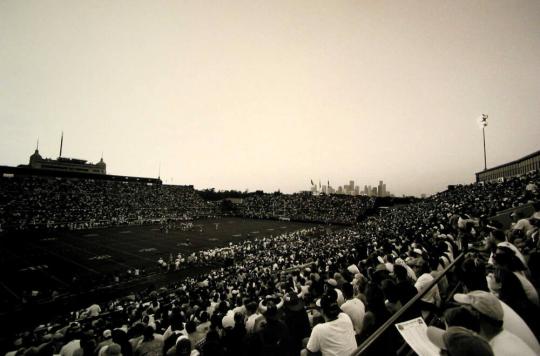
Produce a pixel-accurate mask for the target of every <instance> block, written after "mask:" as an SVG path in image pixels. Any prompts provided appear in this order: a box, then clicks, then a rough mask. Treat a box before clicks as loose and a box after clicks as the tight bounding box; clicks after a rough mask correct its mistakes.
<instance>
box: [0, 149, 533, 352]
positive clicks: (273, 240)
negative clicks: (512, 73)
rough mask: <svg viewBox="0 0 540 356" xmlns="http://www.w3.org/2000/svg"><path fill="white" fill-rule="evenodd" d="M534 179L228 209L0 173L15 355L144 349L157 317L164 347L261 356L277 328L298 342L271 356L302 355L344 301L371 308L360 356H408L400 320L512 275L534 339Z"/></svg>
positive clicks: (520, 311) (149, 191)
mask: <svg viewBox="0 0 540 356" xmlns="http://www.w3.org/2000/svg"><path fill="white" fill-rule="evenodd" d="M531 162H532V164H530V163H531ZM80 164H84V163H80ZM539 165H540V153H539V152H536V153H535V154H532V155H529V156H527V157H526V160H525V161H524V160H523V159H520V160H516V161H513V162H509V163H508V164H506V165H504V166H505V167H506V168H508V169H505V172H508V173H507V174H506V175H504V176H497V178H496V179H495V180H484V181H478V182H477V183H474V184H470V185H461V186H452V187H449V189H448V190H446V191H443V192H440V193H438V194H435V195H433V196H431V197H429V198H427V199H423V200H419V201H418V200H417V201H403V199H397V198H396V199H392V200H389V199H386V200H384V199H383V200H384V203H383V204H381V202H380V201H378V200H380V199H382V198H372V197H365V196H337V195H312V194H308V193H303V194H293V195H287V194H265V193H252V194H249V193H246V194H245V196H244V197H243V198H241V199H238V198H236V199H235V203H234V204H231V203H230V201H229V204H226V203H225V202H228V201H227V200H224V199H220V200H213V201H212V200H204V199H203V198H202V197H201V194H202V192H197V191H196V190H195V189H194V188H193V187H192V186H174V185H164V184H162V182H161V181H160V180H152V179H145V178H138V177H117V176H110V177H109V176H107V175H106V174H103V175H101V176H100V177H99V178H98V177H97V176H95V175H92V174H87V173H84V174H80V173H70V172H64V171H59V170H51V169H44V168H28V167H18V168H17V167H1V172H2V176H1V177H0V182H1V187H2V189H1V192H0V194H1V199H0V202H1V204H2V205H1V207H2V209H1V212H2V215H1V216H0V222H1V227H2V233H1V241H2V242H1V243H2V249H1V251H2V259H1V263H2V266H1V267H2V268H1V270H2V283H1V286H2V294H1V296H2V304H1V307H2V308H1V309H2V315H3V318H4V319H5V320H9V322H8V324H9V327H7V328H5V329H4V330H3V331H2V334H3V335H5V336H6V337H5V338H4V340H3V341H4V345H5V347H7V348H9V344H10V343H13V342H15V343H16V344H17V345H18V346H19V347H24V348H28V347H30V348H35V349H36V351H35V352H38V353H39V352H45V351H44V349H45V348H46V347H45V346H44V345H49V346H51V342H52V341H50V340H49V338H51V337H52V338H53V339H54V340H56V338H58V342H61V343H65V344H66V345H67V344H69V343H66V342H65V341H66V340H69V338H70V337H71V336H70V335H78V334H79V333H80V332H86V333H88V332H89V331H90V330H91V331H92V332H93V333H97V334H95V336H94V338H95V339H97V340H101V341H100V342H105V344H106V343H107V342H112V341H113V340H114V341H115V342H116V340H115V339H116V338H117V337H118V336H115V337H113V339H111V338H108V337H105V335H107V332H106V330H112V329H114V328H115V327H126V326H127V328H128V329H127V331H126V336H127V337H129V339H131V341H133V340H134V339H135V340H137V338H141V337H142V338H144V337H143V333H144V330H143V329H144V328H142V329H137V327H136V325H141V322H140V321H137V320H142V321H143V323H144V320H146V321H148V320H149V319H148V316H149V315H152V325H153V326H152V327H154V328H155V331H156V332H157V333H159V332H160V331H165V330H172V331H175V330H174V329H172V328H174V327H176V328H179V329H176V331H177V332H178V334H179V335H180V334H183V330H187V329H186V328H187V326H186V328H184V327H181V326H178V325H179V324H177V320H181V321H183V322H184V323H185V322H191V323H190V325H194V326H195V328H194V330H191V329H190V331H186V333H187V335H188V337H190V338H191V340H192V341H193V346H194V349H195V348H196V349H198V350H201V352H202V353H203V354H212V352H213V351H208V350H212V348H215V347H217V346H218V344H212V343H216V342H217V341H216V340H213V341H209V340H208V339H209V338H210V333H212V332H218V331H219V332H220V333H222V340H221V343H220V344H219V345H221V347H223V349H224V350H228V351H227V352H231V351H232V350H234V352H233V354H236V353H237V352H239V353H242V352H247V353H248V354H259V353H260V352H261V350H262V349H261V348H262V347H271V346H272V344H270V345H266V346H264V345H260V344H258V343H256V342H254V341H253V340H252V339H250V338H249V334H250V333H252V334H253V333H254V330H255V329H254V325H253V324H252V325H251V326H248V325H249V323H250V322H251V323H253V322H255V321H256V320H259V319H265V318H266V319H265V322H266V323H268V324H272V323H280V324H279V325H281V324H282V323H284V325H285V326H288V327H289V330H290V331H291V334H290V335H289V336H290V337H287V340H286V341H287V345H286V346H284V345H281V346H279V347H278V346H276V345H273V346H272V347H277V348H278V349H279V348H281V347H284V348H286V349H287V350H288V352H291V354H295V353H300V351H301V350H302V348H303V347H304V346H305V345H302V341H303V340H304V339H305V338H309V336H310V333H311V330H312V328H313V327H314V326H315V325H317V323H320V322H321V318H322V315H325V313H330V312H331V311H330V310H326V309H325V307H323V309H322V310H319V309H318V308H319V306H320V305H321V304H320V303H322V302H319V304H317V301H319V300H321V298H323V299H324V298H325V297H326V298H327V295H329V294H330V291H337V290H339V291H340V292H338V294H336V296H337V298H338V299H337V300H336V303H337V304H335V306H336V307H337V306H340V307H343V306H344V305H346V304H345V303H347V302H346V300H356V301H357V302H359V303H361V304H362V303H363V304H362V308H361V309H364V310H363V312H364V313H365V314H364V313H363V315H362V318H361V319H362V320H361V321H362V324H363V325H362V327H361V328H360V327H358V329H355V330H354V331H356V330H361V331H360V332H359V333H357V334H356V338H357V341H358V343H356V341H355V345H356V344H358V345H367V346H360V348H361V351H355V352H360V353H370V352H373V350H377V352H381V350H383V351H384V352H385V354H391V353H398V354H399V353H400V352H401V353H406V352H407V347H406V345H407V344H406V343H404V342H403V341H402V340H401V337H400V336H399V335H397V333H396V330H395V329H393V328H391V327H388V326H387V325H386V324H387V323H388V322H389V321H390V322H391V323H398V322H401V321H404V320H408V319H410V318H411V317H413V316H421V317H423V318H424V320H426V322H429V323H432V324H433V325H438V324H437V322H438V323H440V320H441V319H440V318H442V317H443V315H446V314H447V313H448V312H445V313H443V314H441V313H442V312H443V311H444V310H445V309H446V308H448V305H451V300H452V297H453V296H454V295H456V294H457V293H461V292H467V291H475V290H492V288H493V287H492V286H490V285H488V284H487V282H486V279H485V275H486V274H488V273H489V274H488V276H489V275H492V274H493V272H492V271H494V273H495V275H496V276H497V275H498V274H500V275H501V276H503V275H504V272H503V271H507V270H510V271H512V272H514V273H522V272H523V273H527V274H526V275H527V276H528V277H521V278H522V279H523V280H525V281H526V284H523V282H521V283H522V284H520V281H521V280H522V279H517V278H518V277H515V275H514V274H511V275H509V276H514V278H515V279H516V280H517V286H516V285H513V288H519V289H521V292H520V293H521V294H522V296H523V298H524V299H523V300H519V299H515V298H516V296H517V295H518V293H517V292H512V291H508V290H506V291H505V289H506V288H508V287H507V286H505V285H504V283H505V282H506V283H508V284H509V285H511V284H510V283H512V282H510V281H511V280H512V279H511V278H510V279H508V281H507V279H501V280H500V281H499V283H502V286H499V288H500V289H497V291H498V295H499V298H500V299H501V301H503V302H504V303H506V304H507V305H508V306H510V307H512V308H513V309H514V310H515V312H516V313H517V315H518V316H516V318H520V320H521V321H522V323H524V325H526V326H528V328H529V331H530V332H532V333H531V334H530V335H538V328H537V327H538V324H537V323H536V321H535V319H534V318H531V316H532V315H534V314H531V311H532V310H535V309H536V308H538V293H537V292H536V287H534V286H536V285H538V278H539V274H538V272H539V271H538V259H537V258H538V252H537V249H538V233H539V230H538V223H539V219H538V215H539V209H540V206H539V198H540V195H539V193H540V192H539V191H538V185H539V184H540V174H539V170H540V167H539ZM531 168H532V169H531ZM492 170H493V171H495V172H497V171H498V170H500V168H499V167H495V168H493V169H492ZM394 204H396V206H394ZM276 206H279V207H282V208H279V209H276ZM382 206H384V209H382ZM376 207H378V209H376ZM496 233H497V234H496ZM499 234H500V235H499ZM495 236H496V237H495ZM492 238H493V239H495V238H498V239H502V240H503V241H504V242H499V243H498V244H496V245H495V246H496V249H495V254H494V255H493V256H492V257H491V259H494V260H495V262H491V264H489V263H490V262H489V261H488V260H489V259H488V257H489V253H490V252H491V251H492V249H486V248H485V247H484V241H491V239H492ZM495 241H498V240H495ZM497 246H498V247H497ZM518 257H519V258H518ZM520 259H523V260H522V261H520ZM479 261H483V262H479ZM397 269H400V270H401V272H400V273H398V272H397ZM495 278H496V277H495ZM501 278H503V277H501ZM504 278H509V277H508V276H507V277H504ZM525 288H527V289H525ZM411 290H412V292H411ZM334 293H335V292H334ZM293 295H294V297H293ZM299 297H300V298H301V299H298V298H299ZM340 298H341V299H342V300H340ZM292 301H295V302H294V303H293V302H292ZM253 303H256V304H254V305H255V309H254V310H253ZM274 303H275V304H274ZM381 303H382V304H381ZM269 305H273V307H274V308H276V313H277V314H276V315H274V316H272V317H270V316H269V315H268V314H269V313H270V312H269V311H268V310H269V309H268V308H269ZM332 305H333V304H332ZM257 306H258V308H257ZM298 306H301V308H300V309H299V308H298ZM257 309H258V310H257ZM343 310H344V311H346V310H348V309H347V308H344V309H343ZM464 310H465V309H464ZM349 312H350V311H349ZM321 313H323V314H321ZM350 313H352V314H351V315H352V317H356V319H353V320H355V321H358V316H357V314H355V312H350ZM347 314H348V313H347ZM278 315H279V316H278ZM368 315H369V316H370V317H368ZM244 316H245V317H246V321H245V322H244V320H243V319H241V318H240V317H244ZM254 316H256V317H257V318H256V319H254ZM352 317H351V318H352ZM175 318H178V319H175ZM276 318H277V319H276ZM29 320H31V321H32V323H34V324H35V325H29V323H28V321H29ZM323 320H324V319H323ZM368 320H370V321H369V323H368ZM260 321H261V320H259V322H260ZM447 322H448V321H447ZM3 325H4V326H5V325H6V324H5V323H4V324H3ZM175 325H176V326H175ZM180 325H181V324H180ZM29 326H30V327H31V328H30V329H25V328H28V327H29ZM355 327H357V325H355ZM190 328H191V327H190ZM239 328H241V329H242V330H243V331H242V332H241V333H240V336H238V335H236V333H237V332H238V331H239V330H238V329H239ZM61 330H63V331H65V334H62V335H61V333H62V331H61ZM136 330H138V331H136ZM202 330H205V331H206V334H205V333H204V332H202ZM246 330H248V331H247V332H246ZM265 330H267V329H264V328H262V329H261V331H259V332H262V333H264V332H266V331H265ZM137 332H141V335H139V336H138V335H137ZM268 332H269V331H268ZM274 332H275V331H274ZM351 332H352V331H351ZM246 333H247V334H246ZM533 333H534V334H533ZM84 335H87V334H84ZM101 335H104V336H101ZM226 335H229V336H230V337H231V338H232V337H233V336H234V335H236V336H235V337H237V338H238V339H234V338H233V339H227V337H226ZM530 335H529V337H528V338H529V340H528V341H529V345H530V346H531V347H535V348H536V350H537V349H538V343H537V342H536V344H535V343H534V342H533V341H534V340H536V339H535V338H534V336H530ZM60 336H62V337H60ZM170 337H172V336H170ZM46 340H49V341H48V342H45V343H42V344H40V345H38V344H37V343H39V342H41V341H46ZM80 340H82V339H80ZM107 340H109V341H107ZM125 340H126V341H127V339H125ZM165 340H166V339H165ZM227 340H228V341H227ZM284 340H285V339H284ZM227 342H229V343H228V344H227ZM92 345H94V344H92ZM126 345H127V344H126ZM49 346H47V347H49ZM121 346H122V347H127V346H125V345H121ZM81 347H82V346H81ZM94 347H97V346H96V345H94ZM308 347H309V344H308ZM38 349H39V351H37V350H38ZM276 350H277V349H274V351H272V352H276ZM370 350H371V351H370ZM409 350H410V349H409Z"/></svg>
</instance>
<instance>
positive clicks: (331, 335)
mask: <svg viewBox="0 0 540 356" xmlns="http://www.w3.org/2000/svg"><path fill="white" fill-rule="evenodd" d="M356 346H357V345H356V339H355V337H354V328H353V323H352V321H351V318H349V316H348V315H347V314H345V313H339V315H338V318H337V319H336V320H333V321H328V322H326V323H322V324H317V325H315V327H314V328H313V330H312V331H311V336H310V337H309V341H308V344H307V349H308V350H309V351H311V352H319V351H320V352H321V353H322V356H341V355H350V354H352V353H353V352H354V350H356ZM520 356H522V355H520Z"/></svg>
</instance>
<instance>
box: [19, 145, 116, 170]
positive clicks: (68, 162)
mask: <svg viewBox="0 0 540 356" xmlns="http://www.w3.org/2000/svg"><path fill="white" fill-rule="evenodd" d="M19 167H21V168H34V169H46V170H51V171H63V172H77V173H89V174H107V165H106V164H105V162H104V161H103V157H102V158H101V159H100V161H99V162H98V163H96V164H93V163H88V162H87V161H86V160H83V159H76V158H66V157H58V159H51V158H43V157H41V155H40V154H39V150H38V148H37V147H36V150H35V151H34V153H33V154H32V155H31V156H30V160H29V163H28V165H19Z"/></svg>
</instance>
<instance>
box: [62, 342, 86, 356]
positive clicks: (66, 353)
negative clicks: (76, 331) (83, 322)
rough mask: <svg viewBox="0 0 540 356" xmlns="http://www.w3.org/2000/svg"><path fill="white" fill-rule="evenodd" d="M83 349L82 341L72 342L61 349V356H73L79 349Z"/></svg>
mask: <svg viewBox="0 0 540 356" xmlns="http://www.w3.org/2000/svg"><path fill="white" fill-rule="evenodd" d="M80 347H81V341H80V340H71V341H70V342H68V343H67V344H65V345H64V346H62V348H61V349H60V355H61V356H73V353H74V352H75V350H77V349H79V348H80Z"/></svg>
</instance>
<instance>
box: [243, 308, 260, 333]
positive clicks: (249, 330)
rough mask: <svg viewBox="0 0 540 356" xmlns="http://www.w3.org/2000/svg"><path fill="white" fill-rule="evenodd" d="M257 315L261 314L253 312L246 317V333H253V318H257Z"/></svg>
mask: <svg viewBox="0 0 540 356" xmlns="http://www.w3.org/2000/svg"><path fill="white" fill-rule="evenodd" d="M259 316H261V314H258V313H255V314H251V315H250V316H248V318H247V319H246V332H247V333H248V334H251V333H253V329H254V328H255V320H257V318H258V317H259Z"/></svg>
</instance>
